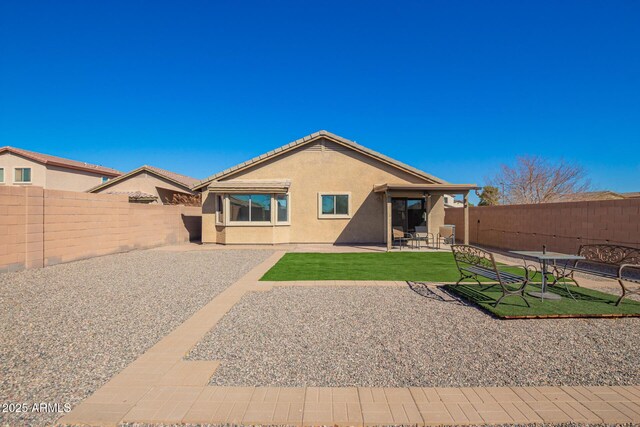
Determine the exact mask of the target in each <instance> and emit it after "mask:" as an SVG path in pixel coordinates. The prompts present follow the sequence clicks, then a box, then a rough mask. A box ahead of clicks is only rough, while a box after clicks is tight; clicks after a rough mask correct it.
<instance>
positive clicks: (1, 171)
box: [0, 168, 4, 183]
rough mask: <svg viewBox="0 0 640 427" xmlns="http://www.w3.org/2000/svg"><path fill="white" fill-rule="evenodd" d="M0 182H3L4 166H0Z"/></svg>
mask: <svg viewBox="0 0 640 427" xmlns="http://www.w3.org/2000/svg"><path fill="white" fill-rule="evenodd" d="M0 183H4V168H0Z"/></svg>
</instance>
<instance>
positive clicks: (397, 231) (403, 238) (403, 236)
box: [393, 227, 411, 250]
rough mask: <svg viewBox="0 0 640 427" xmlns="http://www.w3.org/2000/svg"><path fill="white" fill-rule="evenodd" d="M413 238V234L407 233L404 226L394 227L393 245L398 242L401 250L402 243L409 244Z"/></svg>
mask: <svg viewBox="0 0 640 427" xmlns="http://www.w3.org/2000/svg"><path fill="white" fill-rule="evenodd" d="M409 240H411V234H409V233H405V232H404V230H403V229H402V227H393V245H394V246H395V245H396V243H398V246H399V247H400V250H402V245H405V246H406V245H407V243H408V242H409Z"/></svg>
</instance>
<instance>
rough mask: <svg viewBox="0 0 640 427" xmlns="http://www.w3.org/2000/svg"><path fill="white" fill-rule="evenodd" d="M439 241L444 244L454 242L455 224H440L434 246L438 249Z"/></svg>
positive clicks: (453, 243)
mask: <svg viewBox="0 0 640 427" xmlns="http://www.w3.org/2000/svg"><path fill="white" fill-rule="evenodd" d="M440 243H444V244H446V245H455V244H456V226H455V225H441V226H440V227H439V228H438V237H437V239H436V246H437V247H438V249H440Z"/></svg>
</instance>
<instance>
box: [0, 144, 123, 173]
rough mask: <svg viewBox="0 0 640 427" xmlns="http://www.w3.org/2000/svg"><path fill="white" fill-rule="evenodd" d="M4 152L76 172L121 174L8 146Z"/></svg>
mask: <svg viewBox="0 0 640 427" xmlns="http://www.w3.org/2000/svg"><path fill="white" fill-rule="evenodd" d="M5 152H8V153H12V154H16V155H18V156H22V157H26V158H27V159H29V160H33V161H35V162H38V163H42V164H45V165H52V166H59V167H63V168H69V169H76V170H81V171H86V172H94V173H98V174H102V175H105V176H118V175H121V174H122V172H120V171H118V170H115V169H111V168H106V167H104V166H99V165H92V164H91V163H86V162H79V161H76V160H70V159H65V158H63V157H57V156H51V155H49V154H42V153H36V152H35V151H28V150H23V149H22V148H16V147H9V146H6V147H0V154H2V153H5Z"/></svg>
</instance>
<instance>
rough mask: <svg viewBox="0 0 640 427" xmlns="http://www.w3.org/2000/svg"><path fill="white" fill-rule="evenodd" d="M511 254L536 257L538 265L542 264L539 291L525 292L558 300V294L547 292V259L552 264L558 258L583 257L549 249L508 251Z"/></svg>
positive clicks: (542, 297)
mask: <svg viewBox="0 0 640 427" xmlns="http://www.w3.org/2000/svg"><path fill="white" fill-rule="evenodd" d="M510 252H511V253H512V254H516V255H520V256H527V257H531V258H536V259H537V260H538V261H539V262H540V265H541V266H542V288H541V292H537V291H535V292H527V294H529V295H531V296H532V297H536V298H540V299H541V300H543V301H544V299H545V298H547V299H550V300H559V299H562V297H561V296H560V295H558V294H554V293H552V292H547V274H548V273H549V271H548V270H547V265H548V263H549V261H553V262H554V264H555V262H556V261H558V260H564V261H572V260H580V259H584V257H583V256H580V255H571V254H563V253H560V252H549V251H510Z"/></svg>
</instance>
